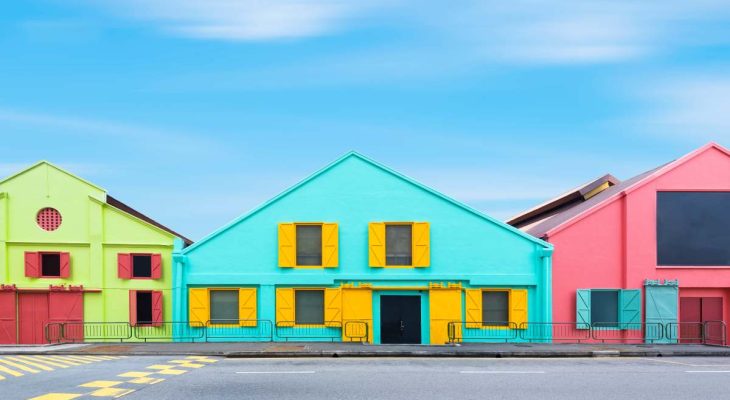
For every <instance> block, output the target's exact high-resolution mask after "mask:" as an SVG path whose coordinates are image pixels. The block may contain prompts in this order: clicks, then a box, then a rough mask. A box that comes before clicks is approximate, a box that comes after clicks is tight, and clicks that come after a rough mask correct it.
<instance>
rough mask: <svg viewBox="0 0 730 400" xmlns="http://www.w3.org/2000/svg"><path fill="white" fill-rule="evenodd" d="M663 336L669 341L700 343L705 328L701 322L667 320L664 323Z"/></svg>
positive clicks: (703, 336) (702, 341)
mask: <svg viewBox="0 0 730 400" xmlns="http://www.w3.org/2000/svg"><path fill="white" fill-rule="evenodd" d="M664 337H665V338H666V339H667V341H669V342H670V343H682V344H702V343H704V342H705V328H704V324H703V323H702V322H669V323H667V324H664Z"/></svg>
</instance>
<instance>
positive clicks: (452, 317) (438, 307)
mask: <svg viewBox="0 0 730 400" xmlns="http://www.w3.org/2000/svg"><path fill="white" fill-rule="evenodd" d="M428 293H429V294H428V297H429V299H428V304H429V316H430V318H431V344H445V343H448V342H449V333H448V328H449V322H456V323H455V324H452V325H451V326H452V327H453V328H452V329H455V330H459V329H460V325H461V324H460V322H461V289H458V288H450V289H442V288H437V287H434V288H432V289H431V290H429V292H428ZM457 338H458V336H457Z"/></svg>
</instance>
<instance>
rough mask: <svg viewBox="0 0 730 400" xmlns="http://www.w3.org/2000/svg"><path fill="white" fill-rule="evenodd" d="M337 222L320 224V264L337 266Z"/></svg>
mask: <svg viewBox="0 0 730 400" xmlns="http://www.w3.org/2000/svg"><path fill="white" fill-rule="evenodd" d="M337 231H338V229H337V224H335V223H332V224H327V223H325V224H322V266H323V267H337V264H338V254H337V253H338V252H339V250H340V249H339V243H338V242H339V239H338V232H337Z"/></svg>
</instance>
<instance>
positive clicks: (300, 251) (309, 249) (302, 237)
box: [296, 225, 322, 266]
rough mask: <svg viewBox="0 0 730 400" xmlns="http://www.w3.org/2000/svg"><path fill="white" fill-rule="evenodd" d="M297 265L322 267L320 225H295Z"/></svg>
mask: <svg viewBox="0 0 730 400" xmlns="http://www.w3.org/2000/svg"><path fill="white" fill-rule="evenodd" d="M296 232H297V239H296V244H297V265H302V266H317V265H322V225H297V226H296Z"/></svg>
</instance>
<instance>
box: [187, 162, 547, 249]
mask: <svg viewBox="0 0 730 400" xmlns="http://www.w3.org/2000/svg"><path fill="white" fill-rule="evenodd" d="M350 158H357V159H359V160H362V161H364V162H365V163H367V164H369V165H371V166H373V167H375V168H377V169H379V170H381V171H384V172H386V173H388V174H389V175H391V176H393V177H395V178H397V179H400V180H402V181H404V182H406V183H408V184H410V185H413V186H415V187H417V188H419V189H421V190H424V191H426V192H428V193H430V194H432V195H434V196H436V197H439V198H441V199H443V200H445V201H447V202H449V203H451V204H453V205H455V206H457V207H459V208H461V209H463V210H465V211H467V212H469V213H472V214H474V215H476V216H477V217H479V218H482V219H484V220H486V221H489V222H491V223H493V224H495V225H497V226H499V227H501V228H504V229H506V230H508V231H510V232H512V233H514V234H516V235H518V236H520V237H523V238H525V239H527V240H529V241H532V242H534V243H536V244H538V245H540V246H543V247H545V248H548V249H551V248H552V245H551V244H550V243H547V242H545V241H543V240H540V239H538V238H536V237H533V236H530V235H529V234H526V233H525V232H523V231H521V230H519V229H517V228H515V227H513V226H511V225H508V224H506V223H504V222H502V221H499V220H497V219H494V218H492V217H490V216H488V215H486V214H484V213H482V212H480V211H477V210H476V209H474V208H472V207H470V206H468V205H466V204H464V203H461V202H459V201H457V200H454V199H452V198H451V197H448V196H446V195H444V194H442V193H440V192H438V191H436V190H434V189H431V188H430V187H428V186H426V185H424V184H422V183H420V182H418V181H416V180H414V179H412V178H409V177H408V176H406V175H403V174H401V173H400V172H397V171H395V170H393V169H391V168H389V167H386V166H385V165H383V164H380V163H378V162H377V161H374V160H372V159H370V158H368V157H366V156H364V155H362V154H360V153H358V152H356V151H350V152H348V153H345V154H344V155H343V156H341V157H340V158H338V159H336V160H335V161H333V162H331V163H330V164H328V165H326V166H325V167H323V168H322V169H320V170H318V171H316V172H314V173H313V174H311V175H309V176H308V177H306V178H304V179H303V180H301V181H300V182H298V183H296V184H295V185H293V186H291V187H289V188H288V189H286V190H284V191H283V192H281V193H279V194H278V195H276V196H274V197H273V198H271V199H269V200H268V201H266V202H264V203H263V204H261V205H259V206H258V207H256V208H254V209H253V210H251V211H249V212H248V213H246V214H243V215H241V216H239V217H238V218H236V219H234V220H233V221H231V222H229V223H228V224H226V225H224V226H222V227H221V228H219V229H217V230H215V231H213V232H212V233H210V234H209V235H207V236H205V237H204V238H202V239H200V240H199V241H197V242H195V244H193V245H192V246H190V247H188V248H186V249H185V250H184V252H185V253H187V252H189V251H192V250H194V249H196V248H197V247H199V246H202V245H203V244H205V243H207V242H208V241H209V240H211V239H213V238H215V237H217V236H219V235H221V234H223V233H224V232H226V231H227V230H229V229H231V228H232V227H234V226H236V225H238V224H239V223H241V222H243V221H245V220H246V219H248V218H250V217H251V216H253V215H255V214H256V213H258V212H259V211H261V210H263V209H265V208H267V207H269V206H270V205H272V204H274V203H276V202H277V201H278V200H280V199H282V198H284V197H286V196H287V195H289V194H290V193H292V192H294V191H296V190H297V189H299V188H301V187H303V186H305V185H307V184H308V183H309V182H311V181H313V180H315V179H317V178H319V177H320V176H321V175H323V174H324V173H326V172H327V171H329V170H331V169H333V168H336V167H337V166H338V165H340V164H341V163H343V162H344V161H346V160H347V159H350Z"/></svg>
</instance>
